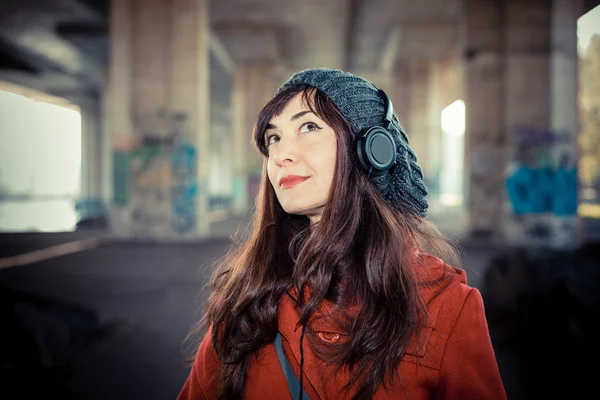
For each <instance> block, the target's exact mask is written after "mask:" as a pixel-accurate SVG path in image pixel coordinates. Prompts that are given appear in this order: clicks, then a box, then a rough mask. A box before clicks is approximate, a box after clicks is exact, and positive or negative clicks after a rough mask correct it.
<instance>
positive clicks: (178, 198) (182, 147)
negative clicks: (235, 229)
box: [171, 140, 198, 233]
mask: <svg viewBox="0 0 600 400" xmlns="http://www.w3.org/2000/svg"><path fill="white" fill-rule="evenodd" d="M196 165H197V151H196V148H195V147H194V146H193V145H192V144H191V143H189V142H188V141H185V140H182V141H180V142H179V143H177V144H176V145H175V147H174V149H173V153H172V156H171V168H172V178H173V180H172V187H171V199H172V210H173V229H174V230H175V232H177V233H187V232H192V231H194V229H195V228H196V197H197V196H198V183H197V178H196V168H197V167H196Z"/></svg>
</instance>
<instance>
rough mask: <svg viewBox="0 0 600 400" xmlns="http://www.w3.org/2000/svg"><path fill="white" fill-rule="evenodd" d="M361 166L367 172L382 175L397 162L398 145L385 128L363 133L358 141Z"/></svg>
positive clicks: (378, 127) (371, 129)
mask: <svg viewBox="0 0 600 400" xmlns="http://www.w3.org/2000/svg"><path fill="white" fill-rule="evenodd" d="M356 151H357V153H358V154H357V155H358V157H357V158H358V161H359V164H360V166H361V167H362V168H363V170H364V171H365V172H369V171H371V174H373V175H381V174H382V173H384V172H385V171H387V170H388V169H390V168H391V167H392V166H393V165H394V164H395V162H396V144H395V143H394V139H393V138H392V135H391V134H390V133H389V132H388V131H387V130H386V129H384V128H382V127H380V126H375V127H371V128H368V129H366V130H364V131H362V132H361V134H360V135H359V137H358V139H357V141H356Z"/></svg>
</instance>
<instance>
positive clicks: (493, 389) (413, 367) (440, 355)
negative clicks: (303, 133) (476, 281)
mask: <svg viewBox="0 0 600 400" xmlns="http://www.w3.org/2000/svg"><path fill="white" fill-rule="evenodd" d="M427 259H428V264H429V265H430V266H431V268H429V269H428V270H427V272H426V273H424V274H426V275H427V277H428V279H429V280H431V279H435V278H436V277H439V276H441V275H442V274H443V273H444V269H445V268H444V264H443V263H442V262H441V261H440V260H439V259H437V258H434V257H431V256H427ZM445 270H446V273H448V270H450V274H451V275H452V276H451V277H450V279H451V284H450V285H448V286H446V287H445V288H443V286H445V285H447V282H448V281H443V282H440V286H438V287H428V288H426V289H423V296H424V298H425V301H428V302H429V301H430V300H431V301H430V302H429V303H428V308H429V313H430V317H429V320H428V324H427V328H426V329H425V330H424V331H423V332H424V333H423V335H422V337H421V343H423V344H424V345H422V346H416V345H415V341H413V342H412V343H411V344H410V345H409V347H408V348H407V350H406V354H405V356H404V358H403V359H402V361H401V362H400V365H399V367H398V373H399V374H400V376H401V377H402V382H403V384H404V389H402V388H401V387H398V388H397V389H392V390H390V391H389V392H386V391H384V389H383V388H382V387H381V388H380V389H379V390H378V391H377V393H376V394H375V399H376V400H383V399H405V398H407V399H411V400H418V399H460V400H467V399H479V400H488V399H506V393H505V391H504V387H503V384H502V381H501V378H500V373H499V371H498V366H497V364H496V357H495V355H494V350H493V347H492V343H491V340H490V336H489V332H488V326H487V321H486V317H485V312H484V307H483V300H482V298H481V294H480V293H479V291H478V290H477V289H474V288H471V287H469V286H467V284H466V274H465V272H464V271H463V270H462V269H458V268H450V269H448V268H446V269H445ZM444 283H445V284H444ZM440 290H441V292H439V291H440ZM436 292H439V294H438V295H437V296H436V297H435V298H434V296H433V295H434V294H435V293H436ZM432 299H433V300H432ZM321 320H322V319H321ZM297 322H298V314H297V312H296V310H295V308H294V304H293V301H292V299H291V298H290V297H289V296H286V295H284V296H282V299H281V303H280V307H279V331H280V333H281V335H282V342H283V347H284V351H285V354H286V356H287V358H288V360H289V361H290V364H291V365H292V369H294V372H295V373H296V376H299V371H300V348H299V344H300V334H301V331H302V329H297V330H295V329H294V328H295V327H296V323H297ZM312 328H313V330H315V331H317V332H318V331H324V332H333V333H335V332H337V329H336V328H335V327H334V326H333V325H327V324H326V323H320V326H313V327H312ZM304 343H305V345H304V346H303V347H304V385H303V386H304V389H305V391H306V393H307V394H308V396H309V397H310V398H311V400H318V399H336V398H342V397H343V395H342V394H341V392H340V388H341V387H342V386H343V385H344V383H345V382H347V380H345V379H348V376H349V375H347V374H346V373H344V372H340V373H338V374H337V375H336V378H335V379H336V380H335V381H333V382H331V381H329V382H328V384H327V385H324V384H323V383H322V379H321V376H322V375H321V374H322V372H323V371H324V370H325V372H327V368H329V367H323V363H322V361H321V360H320V359H319V358H317V357H316V356H315V354H314V353H313V352H312V351H311V347H310V346H308V345H306V341H305V342H304ZM218 369H219V361H218V359H217V356H216V354H215V351H214V349H213V343H212V339H211V336H210V331H209V333H208V334H207V335H206V336H205V337H204V340H203V341H202V343H201V344H200V348H199V350H198V354H197V357H196V360H195V362H194V365H193V367H192V370H191V371H190V375H189V377H188V379H187V380H186V382H185V384H184V386H183V388H182V390H181V392H180V394H179V397H178V400H191V399H194V400H199V399H215V398H216V396H215V387H216V386H215V383H214V380H213V379H214V378H215V376H216V374H217V371H218ZM247 379H248V380H247V385H246V394H245V396H244V398H246V399H260V400H269V399H273V400H282V399H283V400H285V399H291V398H292V397H291V394H290V392H289V388H288V385H287V381H286V379H285V377H284V375H283V372H282V370H281V366H280V364H279V360H278V358H277V354H276V352H275V347H274V345H273V344H269V345H267V346H264V347H263V348H262V349H261V350H260V351H259V352H258V354H257V355H256V357H255V358H254V359H253V361H252V362H251V364H250V369H249V372H248V378H247Z"/></svg>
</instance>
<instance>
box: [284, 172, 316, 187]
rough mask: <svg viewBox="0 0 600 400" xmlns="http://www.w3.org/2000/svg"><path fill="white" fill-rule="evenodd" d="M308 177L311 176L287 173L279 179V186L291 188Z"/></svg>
mask: <svg viewBox="0 0 600 400" xmlns="http://www.w3.org/2000/svg"><path fill="white" fill-rule="evenodd" d="M308 178H310V176H298V175H286V176H284V177H283V178H281V179H280V180H279V187H280V188H281V189H289V188H291V187H294V186H296V185H297V184H299V183H302V182H304V181H305V180H307V179H308Z"/></svg>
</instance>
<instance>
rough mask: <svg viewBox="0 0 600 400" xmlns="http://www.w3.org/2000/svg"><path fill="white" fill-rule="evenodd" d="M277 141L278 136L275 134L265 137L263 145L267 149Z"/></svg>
mask: <svg viewBox="0 0 600 400" xmlns="http://www.w3.org/2000/svg"><path fill="white" fill-rule="evenodd" d="M275 139H276V140H275ZM277 140H279V136H277V135H275V134H273V135H267V137H266V138H265V145H266V146H267V147H269V146H270V145H271V144H273V143H275V141H277Z"/></svg>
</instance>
